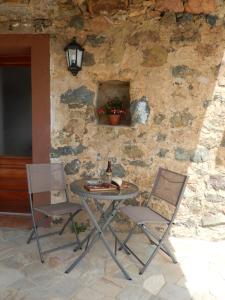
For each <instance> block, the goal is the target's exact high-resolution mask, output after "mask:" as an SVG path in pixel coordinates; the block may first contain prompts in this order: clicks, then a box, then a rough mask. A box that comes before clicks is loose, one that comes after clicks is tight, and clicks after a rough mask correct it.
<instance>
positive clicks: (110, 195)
mask: <svg viewBox="0 0 225 300" xmlns="http://www.w3.org/2000/svg"><path fill="white" fill-rule="evenodd" d="M86 182H87V181H86V180H85V179H81V180H76V181H74V182H72V183H71V185H70V188H71V191H72V192H73V193H74V194H76V195H78V196H80V197H83V198H92V199H98V200H111V201H114V200H117V201H118V200H119V201H121V200H126V199H132V198H135V197H136V196H137V195H138V192H139V189H138V187H137V186H136V185H135V184H133V183H130V182H127V181H124V184H125V185H126V187H125V188H123V187H122V188H121V189H120V190H115V191H99V192H89V191H88V190H87V189H85V187H84V185H85V183H86Z"/></svg>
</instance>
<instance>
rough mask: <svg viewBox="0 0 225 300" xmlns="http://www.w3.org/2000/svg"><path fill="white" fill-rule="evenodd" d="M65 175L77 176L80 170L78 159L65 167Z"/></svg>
mask: <svg viewBox="0 0 225 300" xmlns="http://www.w3.org/2000/svg"><path fill="white" fill-rule="evenodd" d="M64 170H65V173H66V175H72V174H77V173H78V172H79V170H80V161H79V159H74V160H72V161H71V162H70V163H67V164H66V165H65V168H64Z"/></svg>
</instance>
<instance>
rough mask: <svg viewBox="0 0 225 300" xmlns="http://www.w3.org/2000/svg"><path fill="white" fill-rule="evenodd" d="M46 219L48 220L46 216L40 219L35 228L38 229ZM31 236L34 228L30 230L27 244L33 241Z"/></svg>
mask: <svg viewBox="0 0 225 300" xmlns="http://www.w3.org/2000/svg"><path fill="white" fill-rule="evenodd" d="M46 218H48V216H44V217H43V218H41V220H40V221H39V222H38V223H37V224H36V228H38V226H39V225H40V224H42V223H43V221H44V220H45V219H46ZM33 235H34V227H33V228H32V229H31V232H30V235H29V237H28V239H27V244H29V243H30V242H31V240H32V239H33Z"/></svg>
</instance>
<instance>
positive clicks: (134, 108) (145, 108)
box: [130, 97, 150, 125]
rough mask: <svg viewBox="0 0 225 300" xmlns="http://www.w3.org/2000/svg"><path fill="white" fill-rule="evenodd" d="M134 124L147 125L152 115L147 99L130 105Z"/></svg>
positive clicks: (143, 98)
mask: <svg viewBox="0 0 225 300" xmlns="http://www.w3.org/2000/svg"><path fill="white" fill-rule="evenodd" d="M130 111H131V119H132V124H133V125H135V124H146V123H147V121H148V118H149V114H150V108H149V104H148V101H147V99H146V97H142V98H140V99H138V100H135V101H132V103H131V105H130Z"/></svg>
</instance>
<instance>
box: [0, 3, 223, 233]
mask: <svg viewBox="0 0 225 300" xmlns="http://www.w3.org/2000/svg"><path fill="white" fill-rule="evenodd" d="M0 33H4V34H6V33H8V34H10V33H18V34H20V33H33V34H35V33H43V34H46V33H48V34H50V39H51V53H50V54H51V55H50V59H51V99H50V100H51V143H52V151H51V157H52V161H62V162H64V164H65V171H66V174H67V178H68V181H69V182H71V181H73V180H74V179H76V178H80V177H85V176H94V175H96V170H97V169H100V170H104V169H105V168H106V162H107V160H108V158H110V159H111V160H112V162H113V172H114V174H116V175H118V176H121V177H124V178H126V180H130V181H132V182H136V183H137V184H138V185H139V187H140V190H141V194H140V197H139V198H138V199H137V201H144V200H145V199H146V198H148V196H149V192H150V189H151V184H152V182H153V179H154V177H155V175H156V172H157V169H158V167H159V166H162V167H166V168H169V169H172V170H174V171H177V172H181V173H184V174H188V175H189V176H190V178H189V182H188V187H187V189H186V192H185V195H184V199H183V202H182V205H181V208H180V212H179V215H178V218H177V221H176V225H175V226H174V229H173V234H176V235H183V236H197V235H198V236H200V237H203V238H213V239H218V238H224V237H225V205H224V202H225V138H224V136H225V133H224V129H225V78H224V76H225V66H224V59H225V57H224V51H225V4H224V1H222V0H186V1H182V0H146V1H141V0H131V1H128V0H108V1H103V0H73V1H72V0H58V1H52V0H40V1H39V0H38V1H37V0H30V1H28V0H11V1H10V0H8V1H7V0H6V1H4V0H0ZM73 36H75V37H76V38H77V40H78V42H79V43H80V44H81V45H82V46H83V47H84V48H85V57H84V66H83V70H82V71H81V72H80V73H79V74H78V76H76V77H73V76H72V75H71V73H70V72H69V71H68V70H67V66H66V60H65V53H64V51H63V49H64V47H65V45H66V44H68V42H70V41H71V39H72V37H73ZM107 80H120V81H126V82H127V81H129V82H130V97H131V110H132V116H133V117H132V118H133V119H132V121H133V122H132V125H131V126H127V127H126V126H124V127H109V126H102V125H101V126H100V125H98V124H97V121H96V97H97V91H98V82H104V81H107ZM56 200H57V199H55V198H54V199H53V201H56ZM161 209H162V210H163V211H164V212H165V213H166V212H167V209H166V208H165V207H164V206H162V207H161ZM83 218H84V219H83V221H84V220H85V216H83ZM115 225H116V226H117V227H118V229H119V230H124V229H127V226H128V222H127V220H124V218H123V217H122V216H121V217H120V218H118V220H117V222H116V224H115Z"/></svg>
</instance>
